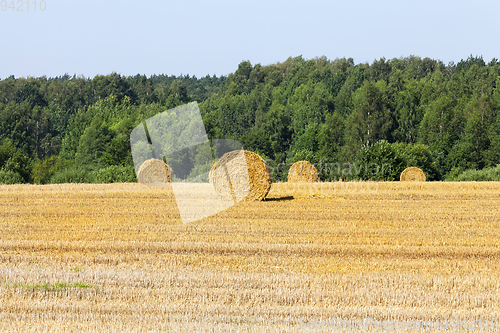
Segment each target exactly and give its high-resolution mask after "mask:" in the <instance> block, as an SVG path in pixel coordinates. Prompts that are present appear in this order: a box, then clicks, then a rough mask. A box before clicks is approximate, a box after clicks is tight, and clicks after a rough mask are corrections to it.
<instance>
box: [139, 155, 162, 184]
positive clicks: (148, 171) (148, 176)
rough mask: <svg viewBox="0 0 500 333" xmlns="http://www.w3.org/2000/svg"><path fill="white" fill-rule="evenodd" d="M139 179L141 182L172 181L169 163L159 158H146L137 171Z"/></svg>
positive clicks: (158, 182)
mask: <svg viewBox="0 0 500 333" xmlns="http://www.w3.org/2000/svg"><path fill="white" fill-rule="evenodd" d="M137 180H138V181H139V183H141V184H168V183H170V173H169V171H168V165H167V164H166V163H165V162H163V161H162V160H159V159H157V158H151V159H149V160H146V161H144V163H142V165H141V166H140V168H139V171H137Z"/></svg>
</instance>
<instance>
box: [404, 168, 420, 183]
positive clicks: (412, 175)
mask: <svg viewBox="0 0 500 333" xmlns="http://www.w3.org/2000/svg"><path fill="white" fill-rule="evenodd" d="M399 180H400V181H402V182H425V173H424V172H423V171H422V170H421V169H419V168H417V167H409V168H406V169H404V170H403V172H401V176H400V177H399Z"/></svg>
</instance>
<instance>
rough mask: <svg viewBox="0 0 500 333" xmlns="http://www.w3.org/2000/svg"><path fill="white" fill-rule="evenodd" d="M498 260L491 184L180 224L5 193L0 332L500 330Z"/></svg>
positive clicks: (35, 189) (279, 191)
mask: <svg viewBox="0 0 500 333" xmlns="http://www.w3.org/2000/svg"><path fill="white" fill-rule="evenodd" d="M499 258H500V183H493V182H484V183H483V182H482V183H475V182H470V183H452V182H421V183H415V182H377V183H369V182H352V183H351V182H336V183H293V184H290V183H278V184H273V186H272V188H271V191H270V192H269V194H268V195H267V198H266V199H265V200H264V201H258V202H247V201H242V202H239V203H238V204H236V205H235V206H233V207H231V208H229V209H228V210H226V211H223V212H221V213H219V214H217V215H214V216H211V217H209V218H206V219H203V220H199V221H196V222H193V223H187V224H183V223H182V222H181V220H180V217H179V213H178V211H177V207H176V204H175V200H174V196H173V194H172V192H171V190H170V188H169V187H147V186H144V185H141V184H111V185H89V184H64V185H44V186H35V185H8V186H5V185H4V186H0V280H1V284H0V294H1V297H0V305H1V306H0V327H1V331H7V332H30V331H82V332H85V331H127V332H143V331H154V332H156V331H162V332H163V331H166V332H208V331H210V332H212V331H213V332H237V331H242V332H303V331H305V332H307V331H312V332H322V331H324V332H327V331H328V332H331V331H339V332H340V331H341V330H332V329H331V328H330V329H329V330H320V329H317V330H316V329H314V330H304V329H302V328H304V323H305V322H307V321H308V320H309V321H311V322H315V321H318V320H321V319H322V320H326V319H329V318H337V317H342V318H344V319H349V320H356V319H362V318H375V319H377V320H391V319H392V320H401V321H405V320H424V321H443V320H445V319H448V320H451V319H455V318H460V319H473V318H474V319H476V320H477V319H482V320H483V321H484V320H486V319H493V318H500V282H499V281H500V259H499ZM469 324H470V322H469ZM450 325H451V322H450ZM345 331H346V332H347V331H351V332H352V331H353V330H345ZM410 331H411V332H424V331H425V332H428V331H430V330H429V329H426V330H424V329H412V330H410ZM449 331H457V330H453V329H452V326H450V328H449ZM479 331H481V332H483V331H489V330H485V329H481V330H479Z"/></svg>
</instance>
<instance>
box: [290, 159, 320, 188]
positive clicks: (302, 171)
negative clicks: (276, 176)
mask: <svg viewBox="0 0 500 333" xmlns="http://www.w3.org/2000/svg"><path fill="white" fill-rule="evenodd" d="M288 181H289V182H307V183H312V182H317V181H318V170H317V169H316V167H315V166H314V165H312V164H311V163H310V162H308V161H298V162H295V163H293V164H292V166H291V167H290V169H289V170H288Z"/></svg>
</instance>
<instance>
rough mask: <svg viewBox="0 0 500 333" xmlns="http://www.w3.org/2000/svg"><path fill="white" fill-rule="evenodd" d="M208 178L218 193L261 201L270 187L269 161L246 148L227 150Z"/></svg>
mask: <svg viewBox="0 0 500 333" xmlns="http://www.w3.org/2000/svg"><path fill="white" fill-rule="evenodd" d="M209 181H210V183H211V184H212V185H213V186H214V187H215V190H216V191H217V193H218V194H219V195H221V196H223V197H226V198H231V197H232V200H233V201H234V202H238V201H261V200H262V199H264V198H265V197H266V195H267V194H268V193H269V190H270V189H271V175H270V173H269V165H268V164H267V163H266V161H264V160H263V159H262V157H260V156H259V155H257V154H255V153H253V152H250V151H246V150H234V151H231V152H228V153H226V154H224V155H223V156H222V157H221V158H220V159H219V161H217V163H216V164H214V165H213V166H212V168H211V169H210V173H209ZM228 185H229V186H228Z"/></svg>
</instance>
